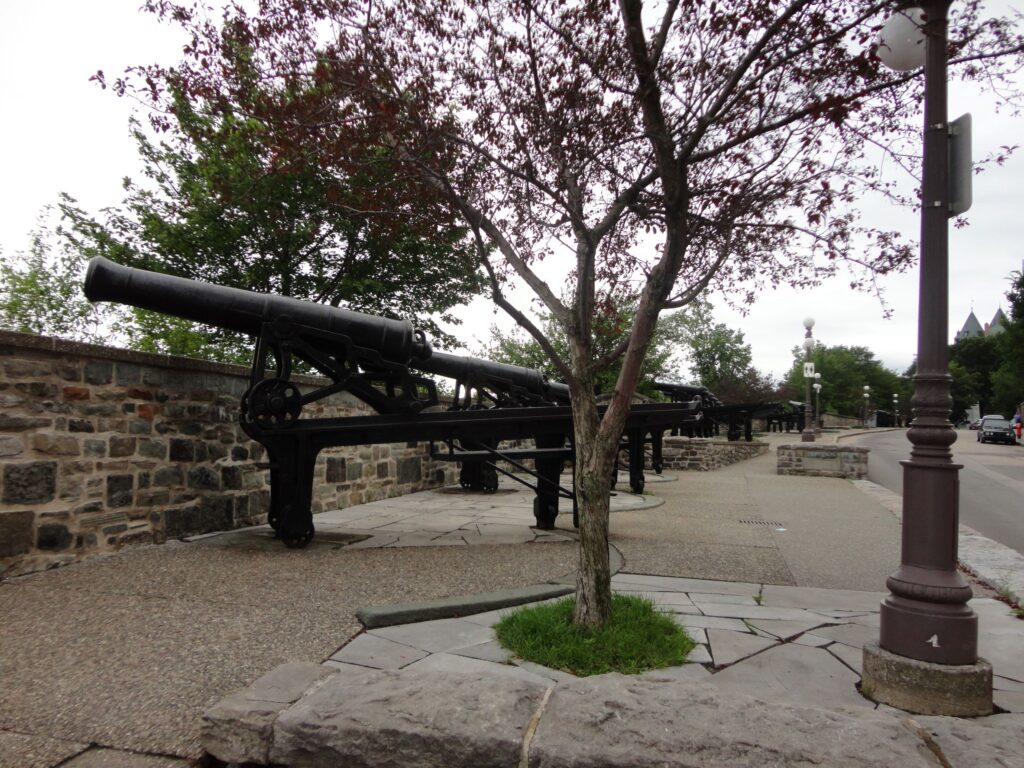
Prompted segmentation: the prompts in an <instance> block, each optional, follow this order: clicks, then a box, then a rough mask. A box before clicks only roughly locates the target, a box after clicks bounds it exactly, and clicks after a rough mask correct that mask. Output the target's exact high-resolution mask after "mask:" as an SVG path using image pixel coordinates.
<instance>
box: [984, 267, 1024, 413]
mask: <svg viewBox="0 0 1024 768" xmlns="http://www.w3.org/2000/svg"><path fill="white" fill-rule="evenodd" d="M1010 281H1011V284H1010V290H1009V291H1007V293H1006V298H1007V299H1009V301H1010V318H1011V321H1010V322H1009V323H1008V324H1007V325H1006V329H1005V330H1004V331H1003V332H1002V333H1000V334H998V335H997V336H996V337H995V342H996V349H997V352H998V356H999V360H998V367H997V368H996V369H995V371H993V372H992V379H991V381H992V411H990V412H994V413H1002V414H1004V415H1008V416H1009V415H1013V414H1014V413H1016V412H1018V411H1019V410H1020V408H1021V405H1022V404H1024V275H1022V274H1021V273H1020V272H1014V273H1012V274H1011V275H1010Z"/></svg>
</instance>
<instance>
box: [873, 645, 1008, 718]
mask: <svg viewBox="0 0 1024 768" xmlns="http://www.w3.org/2000/svg"><path fill="white" fill-rule="evenodd" d="M861 693H862V694H864V696H866V697H867V698H869V699H871V700H872V701H877V702H878V703H879V704H888V705H889V706H891V707H896V708H897V709H902V710H905V711H906V712H912V713H914V714H916V715H946V716H949V717H983V716H985V715H991V714H992V711H993V709H992V665H991V664H989V663H988V662H987V661H985V659H982V658H979V659H978V660H977V661H976V662H975V663H974V664H956V665H951V664H933V663H931V662H928V661H918V660H917V659H911V658H909V657H907V656H898V655H897V654H895V653H889V651H886V650H884V649H883V648H880V647H879V645H878V644H877V643H867V644H866V645H865V646H864V657H863V673H862V677H861Z"/></svg>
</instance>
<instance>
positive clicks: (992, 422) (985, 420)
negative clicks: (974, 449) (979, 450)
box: [978, 416, 1017, 445]
mask: <svg viewBox="0 0 1024 768" xmlns="http://www.w3.org/2000/svg"><path fill="white" fill-rule="evenodd" d="M978 442H979V443H988V442H993V443H1008V444H1009V445H1016V444H1017V436H1016V434H1014V431H1013V427H1011V426H1010V420H1009V419H1004V418H1003V417H1002V416H984V417H982V419H981V427H980V428H979V429H978Z"/></svg>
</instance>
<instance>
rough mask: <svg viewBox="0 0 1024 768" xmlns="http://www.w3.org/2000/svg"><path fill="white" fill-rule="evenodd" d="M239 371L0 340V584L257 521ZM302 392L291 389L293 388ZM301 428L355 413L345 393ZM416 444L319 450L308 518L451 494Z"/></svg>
mask: <svg viewBox="0 0 1024 768" xmlns="http://www.w3.org/2000/svg"><path fill="white" fill-rule="evenodd" d="M248 373H249V371H248V369H246V368H242V367H240V366H229V365H221V364H217V363H209V362H206V361H201V360H191V359H186V358H172V357H168V356H165V355H151V354H144V353H139V352H129V351H125V350H118V349H110V348H106V347H100V346H95V345H88V344H78V343H74V342H68V341H64V340H60V339H52V338H46V337H39V336H31V335H26V334H17V333H10V332H3V331H0V574H5V575H15V574H18V573H26V572H29V571H34V570H40V569H43V568H47V567H50V566H52V565H57V564H63V563H67V562H71V561H73V560H75V559H77V558H79V557H81V556H83V555H88V554H94V553H100V552H105V551H112V550H116V549H119V548H120V547H122V546H124V545H126V544H130V543H135V542H158V543H159V542H162V541H164V540H166V539H168V538H180V537H183V536H188V535H193V534H197V533H204V532H208V531H213V530H224V529H230V528H236V527H241V526H246V525H254V524H260V523H264V522H266V518H267V512H268V510H269V505H270V480H269V472H267V471H266V470H264V469H261V468H260V467H259V466H257V465H258V464H259V462H261V461H265V460H266V457H265V452H264V450H263V447H262V446H260V445H259V444H258V443H255V442H253V441H251V440H249V439H248V437H247V436H246V435H245V434H244V433H243V432H242V430H241V428H240V427H239V425H238V402H239V397H240V395H241V394H242V393H243V392H244V391H245V389H246V388H247V386H248ZM314 381H315V380H313V379H305V380H302V379H300V380H299V382H298V383H300V385H301V384H303V383H304V384H305V385H307V386H309V385H311V384H313V383H314ZM309 410H310V411H311V413H309V414H307V415H314V416H342V415H353V414H368V413H371V411H370V410H369V409H368V408H367V407H366V406H364V405H363V404H362V403H360V402H359V401H357V400H355V399H354V398H352V397H351V396H349V395H347V394H340V395H335V396H333V397H331V398H328V399H326V400H324V401H321V402H320V403H318V404H317V406H316V407H314V408H310V409H309ZM455 477H456V472H455V466H454V465H452V464H446V463H438V462H433V461H430V460H429V458H428V447H427V445H426V444H421V443H398V444H392V445H373V446H359V447H354V448H332V449H328V450H326V451H323V452H322V453H321V455H320V458H319V459H318V462H317V467H316V474H315V482H314V502H313V510H314V512H319V511H323V510H325V509H336V508H340V507H346V506H351V505H353V504H360V503H363V502H366V501H372V500H374V499H379V498H384V497H387V496H397V495H400V494H404V493H411V492H413V491H418V490H422V489H424V488H430V487H437V486H438V485H442V484H447V483H451V482H454V481H455Z"/></svg>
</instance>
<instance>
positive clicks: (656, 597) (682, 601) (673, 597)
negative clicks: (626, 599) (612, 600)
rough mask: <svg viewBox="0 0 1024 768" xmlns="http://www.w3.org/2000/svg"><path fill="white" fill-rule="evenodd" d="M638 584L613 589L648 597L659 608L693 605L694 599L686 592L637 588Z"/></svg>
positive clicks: (625, 593)
mask: <svg viewBox="0 0 1024 768" xmlns="http://www.w3.org/2000/svg"><path fill="white" fill-rule="evenodd" d="M635 587H638V585H630V586H628V587H625V588H623V587H616V588H615V589H614V590H613V591H614V592H615V593H617V594H620V595H634V596H638V597H643V598H646V599H647V600H650V601H651V602H652V603H654V604H655V605H656V606H658V607H659V608H661V607H673V608H674V607H677V606H683V607H692V606H693V600H691V599H690V597H689V596H688V595H687V594H686V593H685V592H659V591H656V590H648V589H643V588H635Z"/></svg>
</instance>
